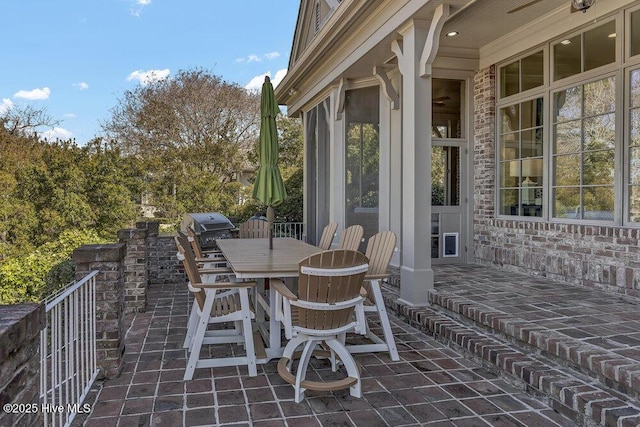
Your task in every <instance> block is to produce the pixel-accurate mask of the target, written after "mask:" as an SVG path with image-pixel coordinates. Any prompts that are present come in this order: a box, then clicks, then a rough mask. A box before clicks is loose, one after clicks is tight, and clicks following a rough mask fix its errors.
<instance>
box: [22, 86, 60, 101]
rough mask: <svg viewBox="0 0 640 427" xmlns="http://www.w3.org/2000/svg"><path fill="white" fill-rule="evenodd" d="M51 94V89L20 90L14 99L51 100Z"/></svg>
mask: <svg viewBox="0 0 640 427" xmlns="http://www.w3.org/2000/svg"><path fill="white" fill-rule="evenodd" d="M50 94H51V89H49V88H48V87H43V88H42V89H33V90H20V91H18V92H16V93H15V94H14V95H13V97H14V98H23V99H28V100H30V101H36V100H43V99H49V95H50Z"/></svg>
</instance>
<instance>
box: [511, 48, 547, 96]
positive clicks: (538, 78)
mask: <svg viewBox="0 0 640 427" xmlns="http://www.w3.org/2000/svg"><path fill="white" fill-rule="evenodd" d="M543 84H544V52H543V51H539V52H536V53H534V54H532V55H529V56H527V57H525V58H522V59H519V60H517V61H513V62H511V63H510V64H507V65H505V66H504V67H502V68H501V69H500V97H502V98H505V97H507V96H511V95H515V94H518V93H520V92H524V91H526V90H529V89H533V88H536V87H539V86H542V85H543Z"/></svg>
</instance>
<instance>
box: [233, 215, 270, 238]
mask: <svg viewBox="0 0 640 427" xmlns="http://www.w3.org/2000/svg"><path fill="white" fill-rule="evenodd" d="M238 237H240V238H241V239H264V238H266V237H269V223H268V222H267V221H262V220H259V219H250V220H248V221H246V222H243V223H242V224H240V227H238Z"/></svg>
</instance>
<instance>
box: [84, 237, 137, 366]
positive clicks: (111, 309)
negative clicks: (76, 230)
mask: <svg viewBox="0 0 640 427" xmlns="http://www.w3.org/2000/svg"><path fill="white" fill-rule="evenodd" d="M125 250H126V247H125V245H124V244H122V243H115V244H109V245H85V246H82V247H80V248H78V249H76V250H74V251H73V255H72V258H73V261H74V262H75V264H76V279H77V280H81V279H82V278H83V277H84V276H86V275H87V273H88V272H90V271H92V270H100V273H99V274H98V275H97V276H96V347H97V362H98V368H99V369H100V374H99V375H98V378H115V377H117V376H118V375H119V374H120V371H121V370H122V355H123V353H124V332H125V328H126V326H127V325H125V323H124V259H125Z"/></svg>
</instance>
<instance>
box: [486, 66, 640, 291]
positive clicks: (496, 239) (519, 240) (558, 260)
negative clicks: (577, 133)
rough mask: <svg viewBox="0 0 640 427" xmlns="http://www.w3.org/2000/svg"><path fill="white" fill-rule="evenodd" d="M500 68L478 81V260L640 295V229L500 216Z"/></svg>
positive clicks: (583, 284)
mask: <svg viewBox="0 0 640 427" xmlns="http://www.w3.org/2000/svg"><path fill="white" fill-rule="evenodd" d="M495 103H496V78H495V67H494V66H491V67H488V68H485V69H483V70H480V71H479V72H478V73H477V74H476V76H475V79H474V110H475V116H474V135H475V136H474V144H473V152H474V211H473V228H474V233H473V234H474V256H475V260H476V262H479V263H481V264H489V265H496V266H500V267H503V268H506V269H512V270H517V271H521V272H526V273H529V274H532V275H535V276H544V277H549V278H552V279H556V280H563V281H566V282H569V283H573V284H576V285H581V286H588V287H595V288H600V289H605V290H609V291H614V292H618V293H624V294H627V295H631V296H636V297H640V256H639V254H640V248H639V247H638V238H639V237H640V230H638V229H630V228H623V227H612V226H591V225H580V224H562V223H554V222H553V223H552V222H547V221H542V222H540V221H528V220H519V219H505V218H496V206H495V203H496V188H497V183H496V129H495V124H496V108H495Z"/></svg>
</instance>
